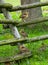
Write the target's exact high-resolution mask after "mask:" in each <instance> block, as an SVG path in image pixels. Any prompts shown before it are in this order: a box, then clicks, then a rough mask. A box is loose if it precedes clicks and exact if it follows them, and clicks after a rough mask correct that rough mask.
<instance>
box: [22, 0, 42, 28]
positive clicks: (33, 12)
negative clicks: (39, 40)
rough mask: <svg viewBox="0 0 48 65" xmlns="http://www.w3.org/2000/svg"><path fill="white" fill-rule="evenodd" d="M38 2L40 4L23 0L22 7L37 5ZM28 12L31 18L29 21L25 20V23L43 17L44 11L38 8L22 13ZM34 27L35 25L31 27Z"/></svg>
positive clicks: (33, 0) (36, 0) (31, 0)
mask: <svg viewBox="0 0 48 65" xmlns="http://www.w3.org/2000/svg"><path fill="white" fill-rule="evenodd" d="M36 2H40V0H21V5H26V4H31V3H36ZM26 11H28V12H29V17H28V18H27V19H25V21H27V22H28V21H31V20H32V19H34V18H37V17H42V11H41V7H37V8H33V9H29V10H24V11H22V12H23V13H24V12H26ZM32 26H33V27H34V25H31V26H29V27H32Z"/></svg>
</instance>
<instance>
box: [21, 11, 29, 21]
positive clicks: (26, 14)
mask: <svg viewBox="0 0 48 65" xmlns="http://www.w3.org/2000/svg"><path fill="white" fill-rule="evenodd" d="M28 15H29V13H28V12H24V13H23V14H21V15H20V18H22V19H23V20H25V19H26V18H28Z"/></svg>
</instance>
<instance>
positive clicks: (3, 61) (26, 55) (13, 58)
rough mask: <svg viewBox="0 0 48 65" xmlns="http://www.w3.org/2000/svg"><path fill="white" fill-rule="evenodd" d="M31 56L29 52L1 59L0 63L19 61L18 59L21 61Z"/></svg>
mask: <svg viewBox="0 0 48 65" xmlns="http://www.w3.org/2000/svg"><path fill="white" fill-rule="evenodd" d="M31 55H32V53H31V52H26V53H22V54H18V55H16V56H14V57H8V58H2V59H0V63H5V62H12V61H15V60H20V59H23V58H26V57H30V56H31Z"/></svg>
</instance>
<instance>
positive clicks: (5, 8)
mask: <svg viewBox="0 0 48 65" xmlns="http://www.w3.org/2000/svg"><path fill="white" fill-rule="evenodd" d="M41 6H48V1H47V2H37V3H33V4H27V5H22V6H15V7H14V6H12V5H11V4H9V3H4V1H3V0H0V13H3V14H4V16H5V17H6V19H5V20H3V19H0V24H10V25H9V27H10V29H11V31H12V33H13V35H14V37H15V38H14V39H12V40H11V39H10V40H3V41H0V46H3V45H9V44H10V45H11V44H15V45H18V46H20V45H21V44H25V43H26V42H27V43H28V42H36V41H40V40H46V39H48V35H42V36H38V37H33V38H23V39H21V36H20V34H19V32H18V30H17V27H20V26H26V25H30V24H37V23H42V22H48V17H40V18H36V19H33V20H32V21H31V22H22V23H21V22H20V23H19V22H18V21H16V20H12V17H11V15H10V14H9V12H12V11H18V10H25V9H31V8H36V7H41ZM15 24H16V26H15ZM16 38H17V39H16ZM23 42H24V43H23ZM31 55H32V53H31V52H26V53H22V54H18V55H16V56H13V57H6V58H0V63H5V65H7V64H6V62H8V63H9V65H10V62H13V61H15V60H20V59H22V58H26V57H30V56H31Z"/></svg>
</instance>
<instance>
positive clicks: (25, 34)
mask: <svg viewBox="0 0 48 65" xmlns="http://www.w3.org/2000/svg"><path fill="white" fill-rule="evenodd" d="M20 34H21V35H22V36H23V37H24V38H26V37H28V35H27V33H26V32H25V31H24V29H21V30H20Z"/></svg>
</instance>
